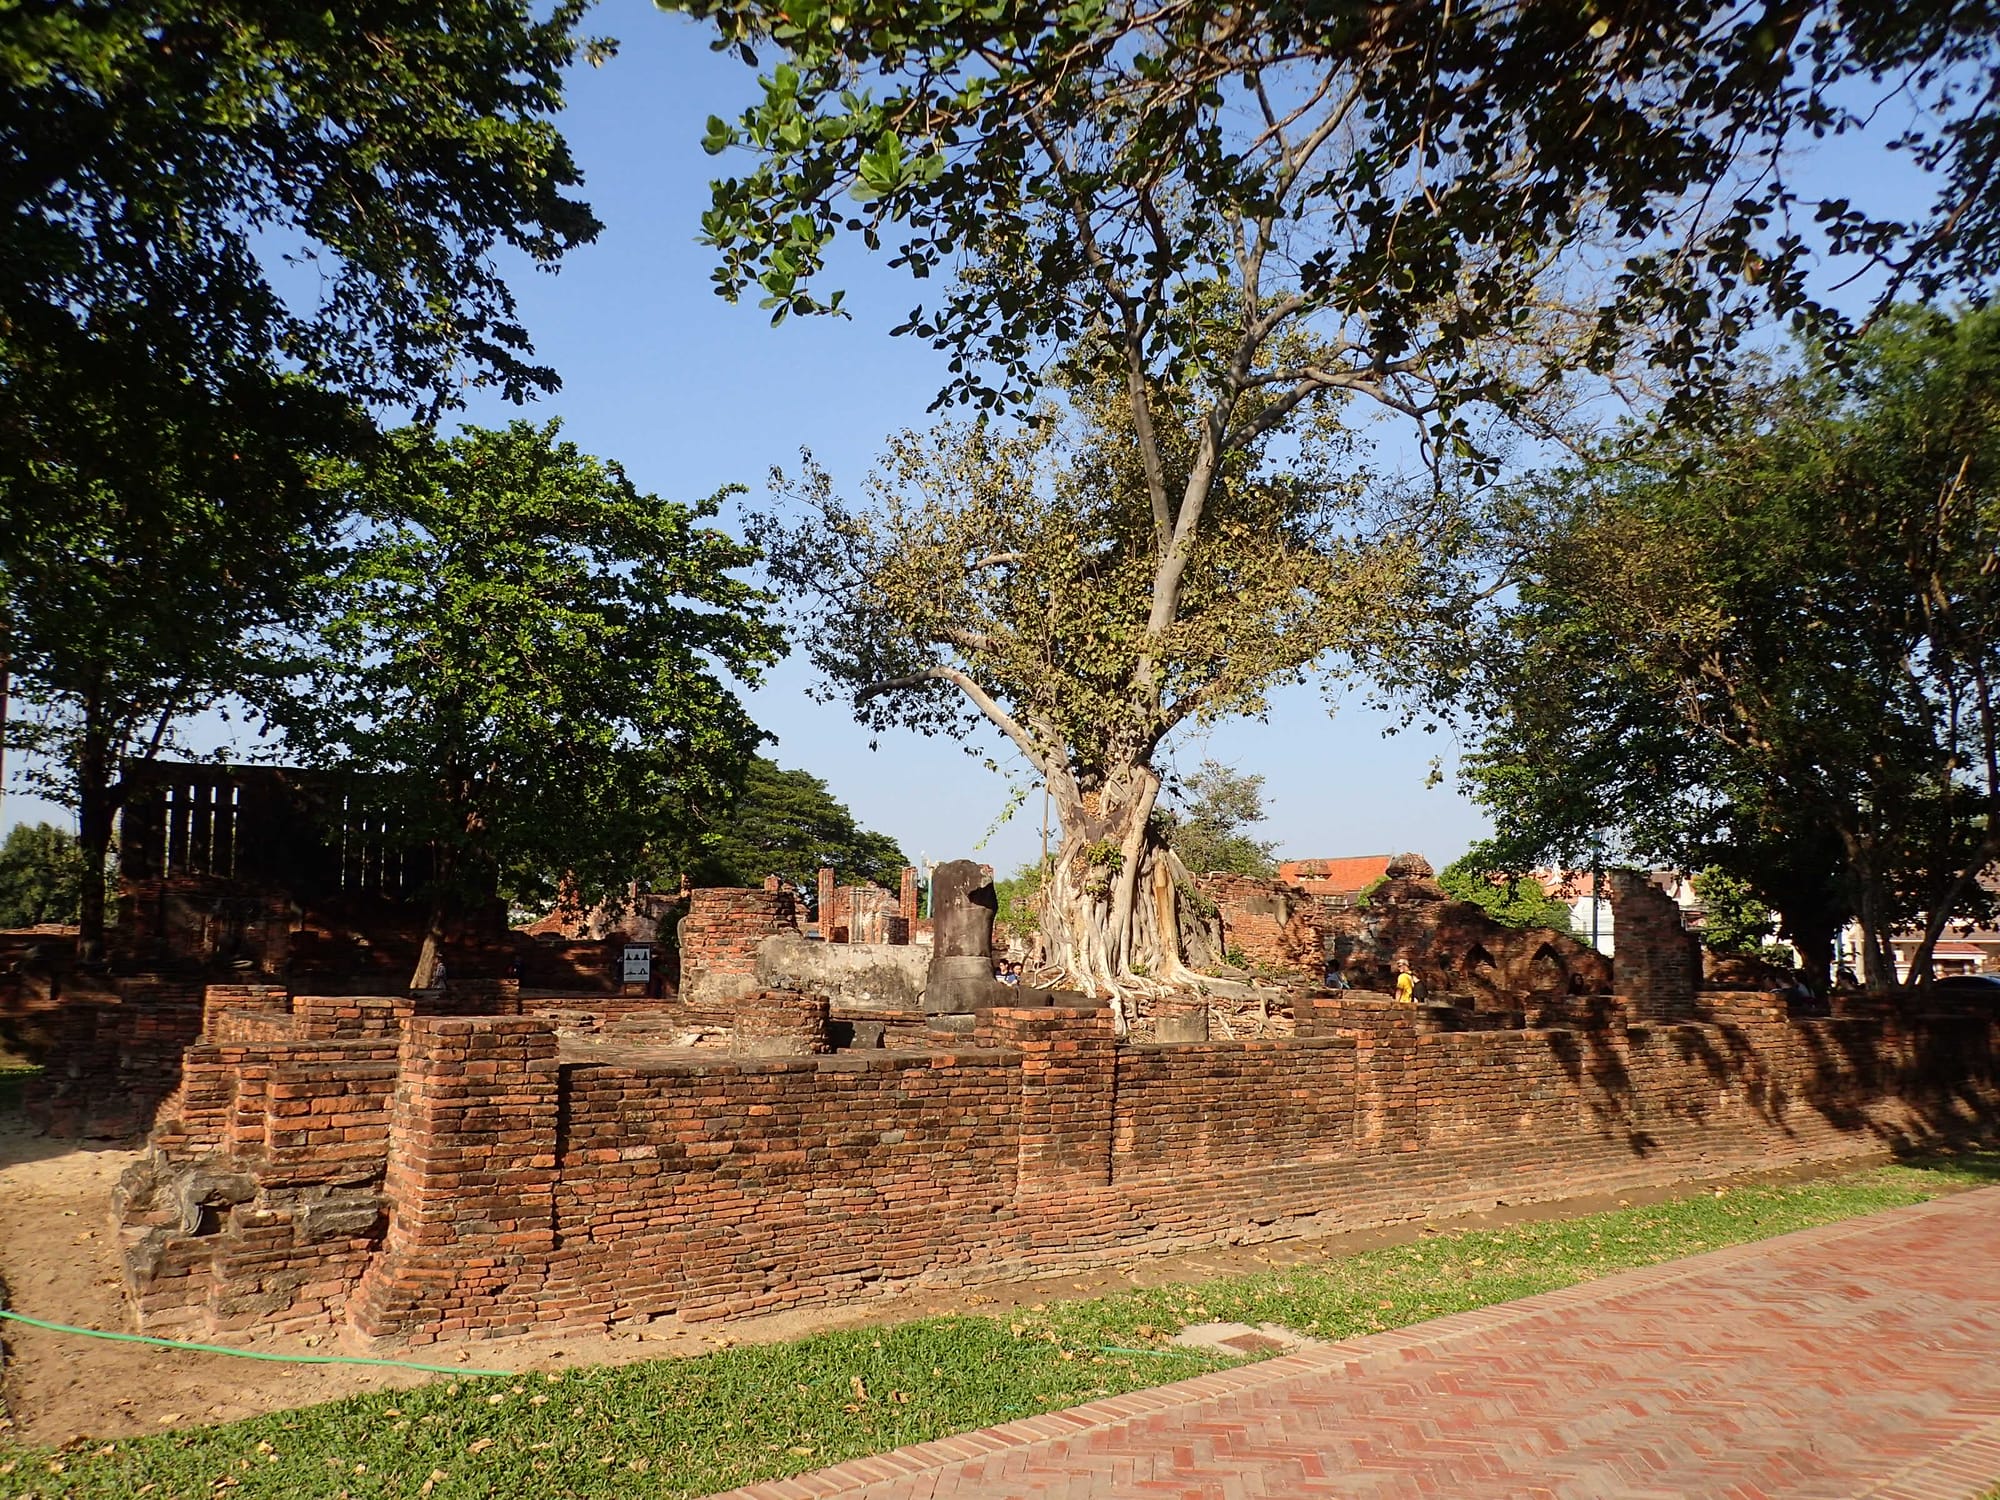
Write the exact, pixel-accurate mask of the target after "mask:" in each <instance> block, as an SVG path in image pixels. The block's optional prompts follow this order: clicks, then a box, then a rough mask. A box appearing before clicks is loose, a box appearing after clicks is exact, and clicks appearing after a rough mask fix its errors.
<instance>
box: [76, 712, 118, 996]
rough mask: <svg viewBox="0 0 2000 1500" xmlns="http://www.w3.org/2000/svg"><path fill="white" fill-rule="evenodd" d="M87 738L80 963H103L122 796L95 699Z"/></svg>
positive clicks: (79, 786)
mask: <svg viewBox="0 0 2000 1500" xmlns="http://www.w3.org/2000/svg"><path fill="white" fill-rule="evenodd" d="M83 715H84V718H83V742H82V745H81V747H80V749H79V750H78V753H77V762H76V826H77V845H78V851H79V853H81V855H82V856H83V891H82V895H81V899H80V901H79V903H78V912H77V932H76V957H77V962H78V963H80V964H84V965H87V966H89V967H93V968H95V967H97V966H99V965H101V964H103V962H104V871H105V866H106V862H107V860H108V857H109V855H110V852H111V820H112V818H113V816H114V815H115V814H116V812H117V810H118V796H117V793H116V791H115V790H114V788H113V787H112V785H111V745H110V738H109V736H108V735H107V734H106V732H105V728H104V722H103V712H102V710H101V708H100V706H99V704H98V701H97V700H96V699H95V698H86V699H85V700H84V705H83Z"/></svg>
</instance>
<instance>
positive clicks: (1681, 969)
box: [1608, 870, 1701, 1021]
mask: <svg viewBox="0 0 2000 1500" xmlns="http://www.w3.org/2000/svg"><path fill="white" fill-rule="evenodd" d="M1608 880H1609V885H1610V890H1609V896H1610V899H1611V933H1612V939H1613V944H1612V946H1613V950H1614V951H1613V955H1612V970H1613V973H1614V975H1615V976H1616V984H1615V988H1616V989H1617V991H1618V993H1619V994H1621V995H1623V996H1625V998H1626V999H1627V1000H1628V1001H1630V1002H1631V1005H1632V1010H1633V1013H1634V1014H1635V1015H1638V1016H1640V1017H1642V1018H1644V1019H1646V1020H1649V1021H1674V1020H1684V1019H1686V1018H1688V1017H1690V1016H1692V1015H1693V1014H1694V1008H1695V987H1696V986H1697V985H1699V984H1700V983H1701V940H1700V939H1699V938H1697V937H1696V936H1695V935H1694V934H1693V933H1691V932H1689V931H1688V930H1687V928H1686V927H1685V926H1684V925H1683V924H1682V922H1681V909H1680V906H1679V905H1678V903H1676V902H1675V900H1674V898H1673V897H1671V896H1669V895H1668V894H1667V893H1666V892H1665V891H1663V890H1661V889H1660V888H1659V887H1658V886H1656V885H1654V884H1653V882H1652V881H1651V880H1649V879H1647V878H1646V876H1644V875H1643V874H1641V873H1640V872H1639V871H1637V870H1612V871H1610V872H1609V875H1608Z"/></svg>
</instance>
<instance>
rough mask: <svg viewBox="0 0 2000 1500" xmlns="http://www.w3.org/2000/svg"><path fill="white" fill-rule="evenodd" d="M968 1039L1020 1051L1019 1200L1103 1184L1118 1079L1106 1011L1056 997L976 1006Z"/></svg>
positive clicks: (1108, 1170)
mask: <svg viewBox="0 0 2000 1500" xmlns="http://www.w3.org/2000/svg"><path fill="white" fill-rule="evenodd" d="M973 1039H974V1044H975V1045H977V1046H981V1047H1011V1048H1016V1049H1018V1050H1019V1051H1020V1053H1021V1104H1020V1141H1021V1158H1020V1168H1019V1175H1018V1177H1017V1178H1016V1184H1017V1186H1016V1192H1017V1194H1018V1195H1019V1197H1020V1198H1021V1199H1022V1200H1023V1201H1024V1202H1027V1201H1032V1200H1033V1199H1035V1198H1037V1197H1041V1196H1045V1195H1049V1194H1056V1193H1062V1192H1066V1191H1073V1190H1077V1189H1087V1188H1101V1187H1104V1186H1106V1185H1107V1184H1109V1183H1110V1181H1111V1123H1112V1111H1113V1108H1114V1106H1115V1103H1116V1098H1117V1083H1118V1046H1117V1041H1116V1039H1115V1038H1114V1037H1113V1036H1112V1034H1111V1012H1110V1011H1109V1010H1106V1009H1103V1008H1099V1007H1087V1006H1060V1005H1059V1006H1048V1007H1045V1008H1038V1009H1027V1008H1021V1009H1014V1008H1011V1007H1006V1008H996V1009H993V1010H982V1011H980V1012H979V1021H978V1026H977V1029H976V1030H975V1032H974V1033H973Z"/></svg>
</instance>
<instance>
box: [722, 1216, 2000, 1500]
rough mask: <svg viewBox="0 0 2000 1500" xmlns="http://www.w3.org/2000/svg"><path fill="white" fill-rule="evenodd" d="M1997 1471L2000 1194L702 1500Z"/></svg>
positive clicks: (1556, 1494) (1392, 1488) (1858, 1487)
mask: <svg viewBox="0 0 2000 1500" xmlns="http://www.w3.org/2000/svg"><path fill="white" fill-rule="evenodd" d="M1996 1482H2000V1188H1989V1189H1984V1190H1982V1191H1979V1192H1972V1193H1963V1194H1960V1195H1958V1196H1956V1197H1952V1198H1946V1199H1942V1200H1939V1201H1936V1202H1932V1203H1925V1204H1919V1205H1916V1206H1914V1207H1911V1208H1901V1209H1893V1210H1891V1211H1889V1212H1887V1213H1881V1214H1874V1215H1870V1216H1869V1217H1867V1218H1863V1219H1851V1220H1848V1221H1846V1222H1844V1223H1840V1224H1832V1225H1827V1226H1825V1227H1823V1228H1819V1229H1809V1230H1804V1231H1801V1232H1800V1233H1797V1234H1789V1235H1783V1236H1780V1237H1779V1238H1776V1239H1770V1240H1761V1241H1758V1242H1757V1243H1755V1244H1751V1245H1739V1246H1735V1247H1732V1248H1730V1249H1727V1250H1718V1251H1714V1252H1712V1253H1710V1254H1707V1255H1699V1256H1694V1257H1691V1258H1689V1259H1687V1260H1681V1261H1675V1262H1673V1263H1672V1264H1670V1265H1665V1266H1658V1267H1654V1268H1651V1269H1648V1270H1643V1271H1631V1272H1626V1273H1624V1274H1622V1275H1618V1276H1610V1277H1605V1278H1604V1279H1602V1280H1600V1281H1596V1282H1589V1283H1585V1284H1583V1285H1581V1286H1576V1287H1570V1288H1567V1289H1565V1290H1563V1291H1559V1292H1551V1293H1548V1294H1546V1295H1544V1296H1540V1297H1530V1298H1527V1299H1524V1300H1523V1301H1520V1302H1512V1303H1507V1304H1505V1305H1502V1306H1499V1307H1490V1308H1483V1309H1481V1310H1479V1311H1477V1312H1471V1313H1461V1314H1458V1315H1456V1316H1454V1317H1449V1318H1440V1319H1438V1320H1436V1321H1435V1322H1431V1323H1424V1324H1418V1325H1416V1326H1414V1327H1410V1328H1405V1329H1400V1330H1398V1331H1396V1332H1394V1333H1385V1334H1376V1335H1373V1336H1371V1337H1368V1338H1361V1339H1351V1340H1348V1341H1346V1342H1344V1343H1339V1344H1330V1345H1326V1346H1323V1347H1320V1348H1316V1349H1309V1350H1306V1351H1304V1352H1302V1353H1299V1354H1294V1355H1289V1356H1286V1357H1285V1358H1282V1359H1274V1360H1270V1361H1267V1362H1266V1363H1263V1364H1260V1365H1253V1366H1247V1367H1244V1368H1240V1369H1235V1370H1226V1371H1222V1372H1220V1373H1218V1374H1214V1375H1205V1376H1201V1377H1199V1378H1198V1379H1194V1380H1187V1381H1182V1382H1180V1383H1178V1384H1176V1385H1169V1386H1161V1387H1158V1388H1156V1389H1153V1390H1148V1391H1136V1392H1133V1393H1132V1394H1130V1395H1126V1396H1118V1397H1114V1398H1112V1399H1110V1400H1105V1401H1094V1402H1092V1403H1090V1404H1089V1405H1087V1406H1079V1407H1075V1408H1072V1409H1071V1410H1068V1411H1060V1412H1050V1413H1048V1414H1046V1415H1044V1416H1040V1417H1033V1418H1030V1419H1028V1420H1026V1421H1022V1422H1010V1423H1008V1424H1007V1425H1006V1426H1004V1427H992V1428H987V1429H985V1430H984V1431H981V1432H972V1433H964V1434H961V1435H959V1436H957V1437H950V1438H944V1439H940V1440H939V1441H937V1442H933V1443H923V1444H920V1445H918V1446H916V1447H912V1448H903V1449H898V1450H897V1451H895V1452H893V1453H885V1454H881V1455H879V1456H877V1457H875V1458H871V1459H862V1460H858V1461H856V1462H853V1463H846V1464H841V1465H839V1466H837V1467H835V1468H831V1469H823V1470H820V1471H819V1472H817V1473H813V1474H802V1475H800V1476H798V1477H797V1478H796V1479H789V1480H779V1481H776V1482H774V1483H769V1484H761V1485H754V1486H751V1487H750V1488H748V1489H743V1490H734V1491H731V1492H730V1493H729V1495H727V1496H726V1497H716V1500H1108V1497H1124V1496H1133V1497H1144V1496H1161V1497H1175V1500H1239V1497H1248V1496H1271V1497H1299V1500H1312V1497H1322V1496H1343V1497H1347V1496H1353V1497H1367V1500H1403V1497H1416V1496H1425V1497H1428V1496H1445V1497H1452V1500H1460V1497H1463V1500H1483V1497H1494V1500H1499V1497H1505V1500H1539V1497H1547V1500H1689V1497H1710V1496H1714V1497H1721V1500H1775V1497H1779V1496H1784V1497H1796V1500H1864V1497H1865V1500H1967V1497H1972V1496H1979V1495H1983V1494H1985V1493H1986V1491H1987V1490H1988V1489H1989V1488H1991V1487H1992V1486H1993V1485H1994V1484H1995V1483H1996Z"/></svg>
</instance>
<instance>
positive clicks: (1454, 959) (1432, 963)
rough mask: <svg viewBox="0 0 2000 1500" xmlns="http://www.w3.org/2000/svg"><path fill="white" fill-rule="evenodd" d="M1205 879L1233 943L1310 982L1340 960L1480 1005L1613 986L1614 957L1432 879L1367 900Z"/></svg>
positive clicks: (1389, 984)
mask: <svg viewBox="0 0 2000 1500" xmlns="http://www.w3.org/2000/svg"><path fill="white" fill-rule="evenodd" d="M1197 885H1198V886H1199V888H1200V890H1201V892H1202V894H1204V895H1205V896H1207V897H1208V898H1209V899H1210V900H1212V901H1214V902H1215V903H1216V906H1217V908H1218V909H1219V911H1220V914H1221V921H1222V930H1223V941H1224V944H1225V947H1226V948H1228V949H1231V950H1234V951H1237V952H1240V953H1241V954H1242V955H1243V956H1244V958H1245V959H1246V960H1247V961H1248V962H1249V963H1250V964H1251V965H1252V966H1253V967H1255V968H1258V969H1262V970H1264V971H1266V972H1270V973H1276V974H1284V975H1291V976H1294V977H1296V978H1299V979H1302V980H1304V981H1305V982H1306V983H1307V984H1309V985H1317V984H1318V983H1319V981H1320V978H1321V975H1322V973H1323V971H1324V969H1325V967H1326V963H1327V961H1328V960H1329V959H1337V960H1338V961H1339V962H1340V964H1341V967H1342V970H1343V972H1344V973H1345V975H1346V977H1347V981H1348V983H1349V984H1351V985H1354V986H1356V987H1358V988H1363V989H1382V990H1386V989H1392V988H1393V987H1394V977H1393V976H1394V972H1395V966H1396V964H1397V963H1398V962H1401V963H1406V964H1408V965H1409V967H1410V971H1411V972H1412V973H1413V974H1415V975H1416V976H1417V978H1418V980H1419V981H1421V983H1422V984H1423V986H1424V988H1425V990H1426V992H1427V993H1429V994H1430V995H1432V996H1434V997H1444V996H1463V997H1465V998H1467V999H1468V1000H1470V1001H1471V1002H1472V1003H1473V1004H1474V1005H1475V1006H1476V1007H1477V1008H1479V1009H1481V1010H1510V1009H1511V1010H1520V1009H1522V1008H1524V1007H1525V1006H1527V1005H1528V1004H1530V1003H1533V1002H1534V1001H1535V1000H1536V999H1537V997H1547V996H1550V995H1560V994H1598V993H1603V992H1605V991H1608V990H1610V989H1611V988H1612V984H1611V966H1610V964H1609V963H1608V962H1607V961H1606V960H1605V959H1604V958H1603V957H1602V956H1601V955H1599V954H1597V953H1596V952H1594V951H1593V950H1592V949H1590V948H1589V947H1588V946H1587V945H1585V944H1583V943H1580V942H1578V941H1577V940H1576V939H1575V938H1573V937H1571V936H1569V935H1568V934H1566V933H1558V932H1551V931H1548V930H1547V929H1539V928H1516V927H1507V926H1503V925H1502V924H1501V923H1498V922H1496V921H1494V920H1493V918H1492V917H1491V916H1489V915H1488V914H1487V913H1486V911H1485V910H1484V908H1482V907H1480V906H1477V905H1475V904H1474V903H1472V902H1469V901H1453V900H1451V899H1450V898H1449V897H1447V896H1446V895H1445V893H1444V892H1443V890H1442V889H1440V888H1439V887H1438V885H1437V884H1436V882H1435V881H1433V880H1430V879H1429V878H1427V877H1413V878H1405V879H1391V880H1385V881H1383V882H1382V883H1381V884H1380V885H1379V886H1378V887H1377V888H1376V889H1375V890H1374V892H1373V893H1372V894H1371V895H1370V897H1369V899H1368V902H1367V904H1366V905H1359V906H1357V905H1355V904H1353V903H1352V902H1350V901H1348V900H1347V899H1345V898H1344V897H1338V896H1328V895H1316V894H1313V893H1312V892H1311V891H1310V890H1309V889H1306V888H1302V887H1300V886H1299V885H1297V884H1296V883H1294V882H1291V881H1286V880H1264V879H1260V878H1258V877H1256V876H1249V875H1205V876H1203V877H1202V878H1201V879H1200V880H1199V881H1198V882H1197ZM1661 982H1662V983H1663V984H1668V983H1671V981H1670V980H1665V979H1663V980H1662V981H1661ZM1647 993H1649V994H1650V993H1652V990H1651V989H1650V988H1649V989H1648V991H1647ZM1690 993H1692V991H1690ZM1663 1013H1664V1012H1663Z"/></svg>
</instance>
